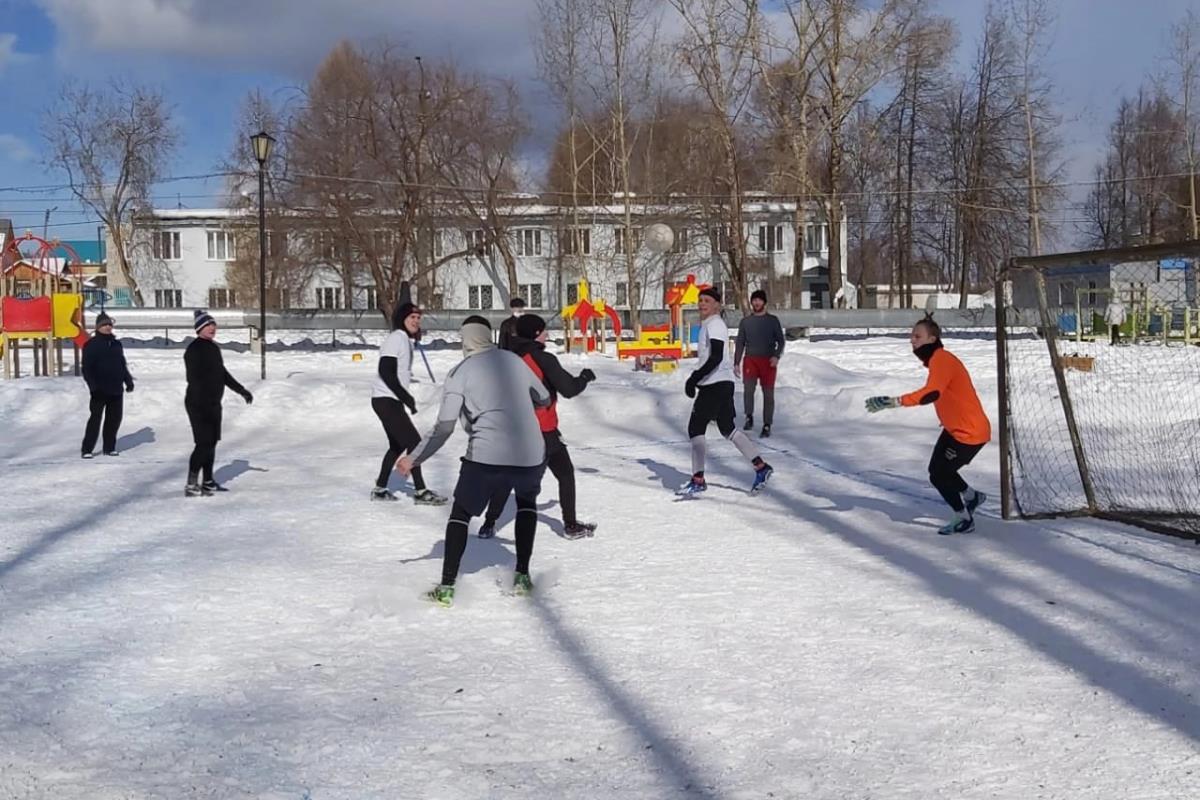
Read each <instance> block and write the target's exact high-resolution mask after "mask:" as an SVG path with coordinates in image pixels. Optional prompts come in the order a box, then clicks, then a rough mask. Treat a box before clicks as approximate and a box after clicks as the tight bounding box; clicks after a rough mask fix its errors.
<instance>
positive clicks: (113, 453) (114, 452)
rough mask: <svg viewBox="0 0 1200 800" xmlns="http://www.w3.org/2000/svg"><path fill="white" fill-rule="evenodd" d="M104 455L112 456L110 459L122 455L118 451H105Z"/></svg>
mask: <svg viewBox="0 0 1200 800" xmlns="http://www.w3.org/2000/svg"><path fill="white" fill-rule="evenodd" d="M104 455H106V456H110V457H115V456H119V455H121V454H120V453H118V452H117V451H116V450H105V451H104Z"/></svg>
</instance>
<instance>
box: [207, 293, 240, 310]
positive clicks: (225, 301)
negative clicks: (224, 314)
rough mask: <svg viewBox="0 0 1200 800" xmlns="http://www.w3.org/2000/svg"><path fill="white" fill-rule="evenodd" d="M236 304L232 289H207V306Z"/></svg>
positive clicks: (215, 306)
mask: <svg viewBox="0 0 1200 800" xmlns="http://www.w3.org/2000/svg"><path fill="white" fill-rule="evenodd" d="M235 305H237V300H236V299H235V296H234V292H233V289H220V288H213V289H209V290H208V307H209V308H233V307H234V306H235Z"/></svg>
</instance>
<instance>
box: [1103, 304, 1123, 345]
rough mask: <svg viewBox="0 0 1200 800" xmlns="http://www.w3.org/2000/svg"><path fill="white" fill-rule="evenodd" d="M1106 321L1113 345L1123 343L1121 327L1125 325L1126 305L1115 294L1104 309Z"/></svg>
mask: <svg viewBox="0 0 1200 800" xmlns="http://www.w3.org/2000/svg"><path fill="white" fill-rule="evenodd" d="M1104 321H1105V322H1107V323H1108V332H1109V336H1110V342H1111V343H1112V344H1114V345H1115V344H1120V343H1121V326H1122V325H1124V324H1125V304H1124V303H1122V302H1121V298H1120V297H1119V296H1118V295H1116V294H1114V295H1113V296H1112V300H1109V301H1108V308H1106V309H1104Z"/></svg>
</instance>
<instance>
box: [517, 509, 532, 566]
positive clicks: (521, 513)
mask: <svg viewBox="0 0 1200 800" xmlns="http://www.w3.org/2000/svg"><path fill="white" fill-rule="evenodd" d="M536 533H537V501H536V500H532V499H529V498H523V497H518V498H517V523H516V540H517V570H516V571H517V572H523V573H526V574H528V573H529V559H530V558H531V557H532V556H533V537H534V535H535V534H536Z"/></svg>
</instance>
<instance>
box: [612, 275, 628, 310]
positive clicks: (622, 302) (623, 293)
mask: <svg viewBox="0 0 1200 800" xmlns="http://www.w3.org/2000/svg"><path fill="white" fill-rule="evenodd" d="M613 305H618V306H627V305H629V284H628V283H626V282H625V281H617V302H616V303H614V304H613Z"/></svg>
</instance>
